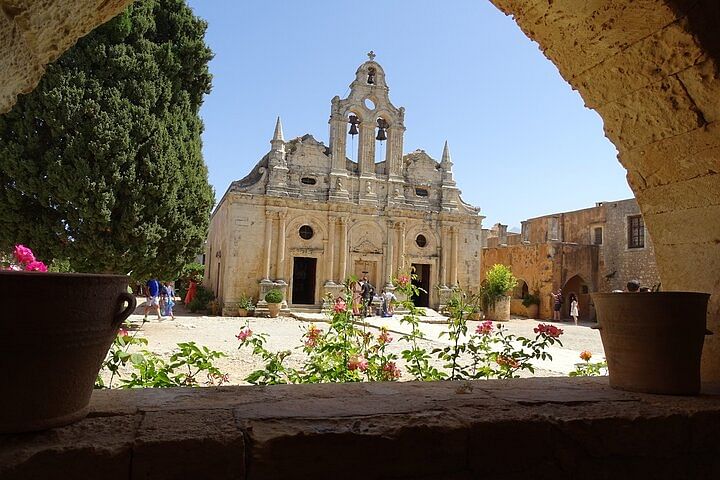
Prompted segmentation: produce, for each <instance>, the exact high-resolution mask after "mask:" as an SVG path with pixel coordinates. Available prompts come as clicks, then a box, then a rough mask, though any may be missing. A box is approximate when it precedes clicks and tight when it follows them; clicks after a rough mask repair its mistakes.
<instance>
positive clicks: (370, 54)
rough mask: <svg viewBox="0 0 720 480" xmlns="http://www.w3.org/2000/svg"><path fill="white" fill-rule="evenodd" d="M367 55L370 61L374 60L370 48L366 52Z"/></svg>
mask: <svg viewBox="0 0 720 480" xmlns="http://www.w3.org/2000/svg"><path fill="white" fill-rule="evenodd" d="M367 56H368V58H369V59H370V61H371V62H372V61H374V60H375V52H373V51H372V50H370V51H369V52H368V54H367Z"/></svg>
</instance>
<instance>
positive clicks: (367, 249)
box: [352, 239, 382, 253]
mask: <svg viewBox="0 0 720 480" xmlns="http://www.w3.org/2000/svg"><path fill="white" fill-rule="evenodd" d="M352 251H353V252H355V253H382V248H381V247H378V246H377V245H375V244H374V243H372V242H371V241H370V240H368V239H364V240H362V241H361V242H360V243H358V244H357V245H355V246H354V247H353V249H352Z"/></svg>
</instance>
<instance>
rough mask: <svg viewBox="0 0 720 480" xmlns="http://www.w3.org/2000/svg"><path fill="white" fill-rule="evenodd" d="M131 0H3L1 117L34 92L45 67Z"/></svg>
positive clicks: (0, 18)
mask: <svg viewBox="0 0 720 480" xmlns="http://www.w3.org/2000/svg"><path fill="white" fill-rule="evenodd" d="M131 1H132V0H0V52H1V53H0V72H2V82H0V113H3V112H6V111H8V110H10V108H11V107H12V105H13V104H14V103H15V98H16V97H17V95H18V94H22V93H28V92H30V91H32V90H33V89H34V88H35V86H36V85H37V83H38V82H39V81H40V78H41V77H42V75H43V73H44V72H45V65H47V64H48V63H50V62H52V61H53V60H55V59H56V58H58V57H59V56H60V55H61V54H62V53H63V52H64V51H65V50H67V49H68V48H70V47H71V46H72V45H73V44H74V43H75V42H76V41H77V40H78V39H79V38H80V37H82V36H83V35H86V34H87V33H88V32H90V31H91V30H92V29H93V28H95V27H97V26H98V25H100V24H102V23H104V22H106V21H108V20H110V19H111V18H112V17H114V16H115V15H117V14H118V13H119V12H120V11H122V9H123V8H125V7H126V6H127V5H128V4H130V3H131Z"/></svg>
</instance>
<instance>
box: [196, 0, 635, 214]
mask: <svg viewBox="0 0 720 480" xmlns="http://www.w3.org/2000/svg"><path fill="white" fill-rule="evenodd" d="M190 5H191V6H192V7H193V9H194V11H195V13H196V14H197V15H199V16H200V17H202V18H204V19H205V20H207V21H208V23H209V27H208V31H207V43H208V44H209V45H210V47H211V48H212V50H213V51H214V53H215V58H214V60H213V61H212V63H211V64H210V69H211V71H212V74H213V76H214V78H213V90H212V93H211V94H210V95H209V96H207V97H206V99H205V104H204V106H203V108H202V111H201V114H202V117H203V119H204V121H205V133H204V134H203V142H204V144H203V152H204V155H205V161H206V163H207V165H208V169H209V171H210V183H211V184H212V185H213V186H214V188H215V195H216V198H217V199H218V200H219V199H220V197H221V196H222V195H223V194H224V193H225V190H226V189H227V187H228V186H229V184H230V182H232V181H233V180H236V179H239V178H242V177H244V176H245V175H246V174H247V173H248V172H249V171H250V169H251V168H252V166H254V165H255V163H257V161H258V160H259V159H260V158H261V157H262V156H263V155H264V154H265V153H266V152H267V151H268V149H269V147H270V144H269V141H270V138H271V136H272V133H273V128H274V125H275V118H276V117H277V116H278V115H280V116H281V117H282V122H283V127H284V132H285V138H286V139H291V138H294V137H297V136H300V135H304V134H305V133H311V134H312V135H313V136H315V138H317V139H318V140H320V141H323V142H325V144H328V123H327V121H328V118H329V115H330V100H331V99H332V97H333V96H335V95H340V96H341V97H343V98H344V96H345V95H346V94H347V92H348V86H349V85H350V83H351V82H352V80H353V79H354V75H355V70H356V69H357V67H358V66H359V65H360V64H361V63H362V62H364V61H365V60H367V56H366V53H367V52H368V51H370V50H374V51H375V53H376V54H377V58H376V59H375V60H376V61H377V62H379V63H380V64H381V65H382V66H383V68H384V69H385V73H386V79H387V82H388V85H389V87H390V99H391V100H392V102H393V103H394V104H395V105H396V106H398V107H399V106H404V107H405V109H406V113H405V126H406V127H407V131H406V134H405V153H408V152H410V151H413V150H415V149H417V148H422V149H423V150H425V151H426V152H428V154H430V155H431V156H432V157H433V158H435V159H437V160H439V159H440V157H441V154H442V147H443V142H444V141H445V140H448V142H449V145H450V152H451V155H452V159H453V162H454V164H455V178H456V179H457V181H458V185H459V187H460V188H461V189H462V191H463V198H464V199H465V201H466V202H468V203H471V204H473V205H476V206H479V207H481V209H482V210H481V213H482V214H483V215H485V216H486V217H487V218H486V219H485V221H484V226H485V227H489V226H491V225H492V224H493V223H496V222H502V223H505V224H508V225H509V226H510V227H511V228H513V227H519V225H520V221H521V220H524V219H526V218H531V217H535V216H539V215H544V214H547V213H553V212H561V211H568V210H575V209H580V208H585V207H589V206H592V205H594V202H596V201H600V200H617V199H621V198H628V197H631V196H632V192H631V191H630V189H629V187H628V186H627V182H626V180H625V170H624V169H623V168H622V167H621V166H620V164H619V163H618V161H617V159H616V154H617V153H616V150H615V147H614V146H613V145H612V144H611V143H610V142H609V141H608V140H607V139H606V138H605V137H604V135H603V130H602V121H601V119H600V117H599V116H598V115H597V114H596V113H595V112H593V111H591V110H588V109H586V108H585V107H584V105H583V101H582V99H581V98H580V96H579V95H578V94H577V92H574V91H572V89H571V88H570V86H569V85H568V84H567V83H566V82H565V81H564V80H563V79H562V78H561V77H560V75H559V74H558V71H557V69H556V68H555V66H554V65H553V64H551V63H550V61H548V60H547V59H546V58H545V57H544V56H543V55H542V53H541V52H540V50H539V49H538V46H537V44H535V43H533V42H531V41H530V40H528V39H527V37H525V35H523V33H522V32H521V31H520V29H519V28H518V27H517V26H516V25H515V23H514V22H513V21H512V19H510V18H509V17H505V16H504V15H503V14H502V13H501V12H500V11H499V10H497V9H495V7H493V6H492V5H491V4H490V3H489V2H487V1H478V0H453V1H452V2H438V1H436V0H415V1H409V0H395V1H387V2H379V1H376V2H357V1H356V2H349V1H341V0H333V1H330V0H313V1H303V2H300V1H291V0H285V1H264V2H250V1H231V0H190ZM450 5H451V6H452V7H450Z"/></svg>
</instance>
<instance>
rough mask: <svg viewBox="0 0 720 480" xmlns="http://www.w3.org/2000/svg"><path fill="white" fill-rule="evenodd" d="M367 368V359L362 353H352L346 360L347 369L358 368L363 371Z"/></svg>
mask: <svg viewBox="0 0 720 480" xmlns="http://www.w3.org/2000/svg"><path fill="white" fill-rule="evenodd" d="M367 368H368V361H367V359H366V358H365V357H363V356H362V355H353V356H352V357H350V359H349V360H348V370H360V371H361V372H364V371H365V370H367Z"/></svg>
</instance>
